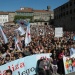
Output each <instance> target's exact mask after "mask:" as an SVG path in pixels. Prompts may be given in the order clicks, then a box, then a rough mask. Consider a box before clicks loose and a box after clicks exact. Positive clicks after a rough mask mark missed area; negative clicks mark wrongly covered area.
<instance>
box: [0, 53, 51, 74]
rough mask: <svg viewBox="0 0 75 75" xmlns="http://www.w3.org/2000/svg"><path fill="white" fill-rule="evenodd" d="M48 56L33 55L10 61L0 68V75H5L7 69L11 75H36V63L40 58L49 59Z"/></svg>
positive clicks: (47, 54)
mask: <svg viewBox="0 0 75 75" xmlns="http://www.w3.org/2000/svg"><path fill="white" fill-rule="evenodd" d="M50 55H51V54H50V53H46V54H35V55H31V56H27V57H24V58H21V59H18V60H15V61H12V62H10V63H7V64H5V65H2V66H0V75H5V71H6V70H7V69H11V70H12V73H13V74H12V75H34V74H36V72H35V69H36V65H37V61H38V60H39V59H40V58H41V57H46V58H50Z"/></svg>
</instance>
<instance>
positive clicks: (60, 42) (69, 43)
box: [0, 25, 75, 74]
mask: <svg viewBox="0 0 75 75" xmlns="http://www.w3.org/2000/svg"><path fill="white" fill-rule="evenodd" d="M16 28H18V26H14V27H12V28H11V27H10V30H9V29H8V28H6V27H4V30H5V31H7V30H8V31H7V32H6V36H7V37H8V43H6V44H5V43H4V41H3V39H2V38H0V39H1V40H0V66H1V65H3V64H5V63H8V62H11V61H14V60H16V59H19V58H23V57H25V56H29V55H32V54H40V53H52V56H51V57H52V59H53V64H54V65H57V67H58V73H59V74H64V66H63V56H64V55H65V56H70V55H71V54H72V53H74V52H75V51H74V50H75V47H74V46H75V40H74V39H73V36H74V35H75V32H67V31H66V32H64V34H63V36H62V37H60V38H56V37H55V36H54V28H53V27H52V26H51V25H43V26H42V27H41V26H39V25H38V28H37V26H35V27H33V26H31V39H32V41H31V42H30V43H29V44H28V45H27V46H26V45H25V35H23V36H18V40H19V41H20V43H17V44H16V43H15V36H16V35H17V34H16V33H15V32H14V30H15V29H16ZM34 29H35V32H34ZM40 29H41V30H43V32H44V34H43V33H42V32H41V31H39V30H40ZM71 34H72V35H71ZM16 47H17V48H16ZM19 47H20V48H19ZM70 51H71V53H70ZM72 51H74V52H72ZM1 61H2V62H1ZM43 62H45V60H44V61H43ZM43 62H42V61H41V63H43ZM43 69H44V68H43ZM60 70H61V71H60ZM60 72H61V73H60ZM44 73H45V72H44Z"/></svg>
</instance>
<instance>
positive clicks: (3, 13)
mask: <svg viewBox="0 0 75 75" xmlns="http://www.w3.org/2000/svg"><path fill="white" fill-rule="evenodd" d="M8 14H9V13H8V12H2V11H1V12H0V15H8Z"/></svg>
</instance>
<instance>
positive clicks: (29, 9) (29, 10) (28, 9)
mask: <svg viewBox="0 0 75 75" xmlns="http://www.w3.org/2000/svg"><path fill="white" fill-rule="evenodd" d="M16 12H43V13H53V11H51V10H49V11H48V10H33V9H32V8H24V9H22V10H17V11H16Z"/></svg>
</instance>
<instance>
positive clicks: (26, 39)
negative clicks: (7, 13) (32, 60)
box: [25, 23, 31, 46]
mask: <svg viewBox="0 0 75 75" xmlns="http://www.w3.org/2000/svg"><path fill="white" fill-rule="evenodd" d="M30 42H31V35H30V23H28V26H27V30H26V37H25V45H26V46H27V45H28V44H29V43H30Z"/></svg>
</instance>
